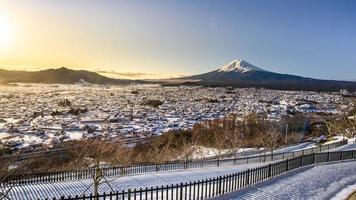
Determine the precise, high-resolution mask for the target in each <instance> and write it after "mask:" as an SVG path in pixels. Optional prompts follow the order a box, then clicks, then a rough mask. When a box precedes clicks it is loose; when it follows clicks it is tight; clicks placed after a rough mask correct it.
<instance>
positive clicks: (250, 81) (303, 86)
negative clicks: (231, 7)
mask: <svg viewBox="0 0 356 200" xmlns="http://www.w3.org/2000/svg"><path fill="white" fill-rule="evenodd" d="M180 79H183V80H194V81H193V82H192V84H195V85H203V86H213V87H214V86H216V87H220V86H231V87H257V88H269V89H282V90H315V91H339V90H340V89H347V90H349V91H356V82H351V81H335V80H320V79H313V78H307V77H301V76H295V75H290V74H281V73H275V72H271V71H267V70H264V69H262V68H260V67H257V66H255V65H253V64H251V63H248V62H247V61H245V60H242V59H236V60H234V61H232V62H230V63H228V64H225V65H223V66H222V67H220V68H218V69H217V70H214V71H211V72H208V73H203V74H198V75H193V76H188V77H182V78H180Z"/></svg>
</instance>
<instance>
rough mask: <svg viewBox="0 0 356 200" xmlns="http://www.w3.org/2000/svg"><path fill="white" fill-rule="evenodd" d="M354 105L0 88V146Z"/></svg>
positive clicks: (291, 97)
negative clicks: (231, 117)
mask: <svg viewBox="0 0 356 200" xmlns="http://www.w3.org/2000/svg"><path fill="white" fill-rule="evenodd" d="M353 106H354V105H353V104H352V102H349V101H348V100H347V99H345V98H344V97H343V96H342V95H341V94H340V93H330V92H329V93H318V92H310V91H309V92H308V91H282V90H268V89H255V88H236V89H235V88H229V87H218V88H209V87H201V86H161V85H155V84H135V85H126V86H119V85H115V86H114V85H95V84H89V83H86V82H80V83H78V84H73V85H69V84H24V83H17V84H11V85H10V86H4V87H0V144H1V145H2V146H5V147H8V148H10V149H11V150H14V151H16V150H21V151H23V152H26V151H33V150H36V149H37V148H51V147H54V146H56V145H58V144H60V143H61V142H62V141H68V140H81V139H83V138H96V137H101V138H105V139H110V140H120V141H125V142H126V143H127V144H129V145H133V144H135V142H137V141H142V140H145V139H147V138H149V137H150V136H153V135H161V134H162V133H165V132H168V131H170V130H187V129H190V128H192V127H193V126H194V124H196V123H199V122H201V121H204V120H214V119H220V118H223V117H225V116H227V115H229V114H232V113H233V114H236V115H237V116H238V117H241V118H242V117H243V116H245V115H247V114H249V113H251V112H254V113H267V118H268V119H269V120H277V121H278V120H280V119H281V117H282V116H285V115H290V114H292V113H295V112H299V113H305V114H307V113H324V114H326V115H333V114H340V113H342V112H345V111H347V110H348V109H350V108H352V107H353Z"/></svg>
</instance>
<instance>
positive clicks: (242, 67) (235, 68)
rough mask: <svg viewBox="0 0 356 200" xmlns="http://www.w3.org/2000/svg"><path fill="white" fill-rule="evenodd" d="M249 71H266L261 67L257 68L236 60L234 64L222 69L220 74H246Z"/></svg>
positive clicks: (231, 63)
mask: <svg viewBox="0 0 356 200" xmlns="http://www.w3.org/2000/svg"><path fill="white" fill-rule="evenodd" d="M248 71H265V70H263V69H261V68H259V67H256V66H254V65H252V64H250V63H248V62H246V61H245V60H242V59H236V60H233V61H232V62H230V63H228V64H226V65H224V66H222V67H220V69H219V72H239V73H245V72H248Z"/></svg>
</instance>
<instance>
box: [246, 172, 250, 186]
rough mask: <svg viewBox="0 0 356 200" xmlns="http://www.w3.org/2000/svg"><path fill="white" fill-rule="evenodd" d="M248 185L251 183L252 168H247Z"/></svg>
mask: <svg viewBox="0 0 356 200" xmlns="http://www.w3.org/2000/svg"><path fill="white" fill-rule="evenodd" d="M246 183H247V185H250V169H247V179H246Z"/></svg>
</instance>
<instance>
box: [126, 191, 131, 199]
mask: <svg viewBox="0 0 356 200" xmlns="http://www.w3.org/2000/svg"><path fill="white" fill-rule="evenodd" d="M127 199H128V200H131V189H129V190H128V191H127Z"/></svg>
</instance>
